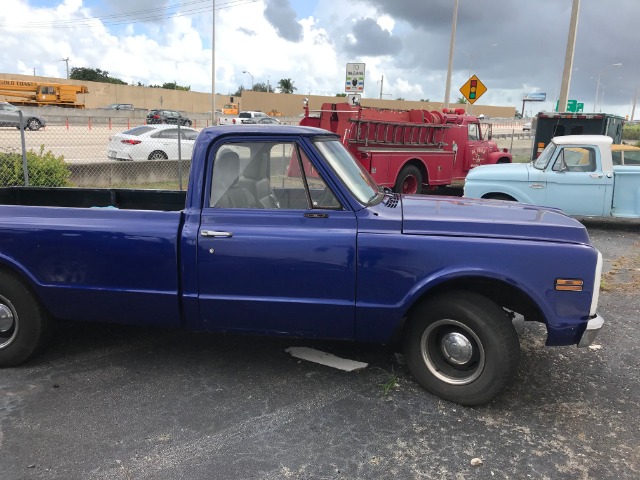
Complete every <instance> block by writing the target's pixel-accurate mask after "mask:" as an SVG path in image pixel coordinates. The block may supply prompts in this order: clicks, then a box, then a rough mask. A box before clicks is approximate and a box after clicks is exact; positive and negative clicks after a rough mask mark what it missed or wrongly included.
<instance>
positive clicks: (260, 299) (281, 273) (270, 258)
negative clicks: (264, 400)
mask: <svg viewBox="0 0 640 480" xmlns="http://www.w3.org/2000/svg"><path fill="white" fill-rule="evenodd" d="M290 163H297V164H298V167H299V168H298V169H297V172H295V171H294V170H295V169H290V168H289V166H290ZM289 172H293V173H291V174H289ZM302 173H304V175H303V174H302ZM208 177H209V180H208V182H207V183H208V184H209V185H208V186H207V187H206V189H205V191H206V192H207V193H206V194H205V206H204V208H203V210H202V216H201V223H200V227H199V232H198V237H197V256H198V260H197V262H198V263H197V268H198V282H199V294H198V296H199V304H200V314H201V319H202V323H203V327H204V328H205V329H207V330H233V331H244V332H275V333H280V334H282V333H285V334H293V335H306V336H308V335H314V336H320V337H325V338H352V337H353V336H354V321H355V320H354V316H355V285H356V283H355V282H356V276H355V272H356V267H355V265H356V264H355V262H356V255H355V253H356V218H355V213H354V212H353V211H350V210H349V209H346V208H343V207H342V206H341V203H340V202H339V201H338V199H337V197H336V196H335V195H334V193H333V191H332V190H331V188H330V187H329V186H328V184H327V183H325V181H324V180H323V179H322V178H321V176H319V175H318V173H317V171H315V170H314V169H313V168H312V164H311V162H310V161H309V157H308V156H307V155H306V154H305V153H304V151H303V150H302V149H301V146H300V145H299V144H297V143H296V142H295V141H291V142H284V143H283V142H265V141H263V140H256V141H245V142H238V143H233V144H226V145H225V146H223V147H221V148H220V149H219V150H218V152H217V154H216V157H215V159H214V162H213V171H212V173H211V174H210V175H208Z"/></svg>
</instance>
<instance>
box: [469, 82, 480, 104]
mask: <svg viewBox="0 0 640 480" xmlns="http://www.w3.org/2000/svg"><path fill="white" fill-rule="evenodd" d="M477 90H478V80H471V81H470V82H469V100H475V99H476V91H477Z"/></svg>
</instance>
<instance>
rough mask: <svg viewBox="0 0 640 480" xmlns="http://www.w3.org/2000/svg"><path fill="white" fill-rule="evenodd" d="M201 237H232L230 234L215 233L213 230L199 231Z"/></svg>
mask: <svg viewBox="0 0 640 480" xmlns="http://www.w3.org/2000/svg"><path fill="white" fill-rule="evenodd" d="M200 236H201V237H215V238H229V237H233V233H231V232H216V231H215V230H200Z"/></svg>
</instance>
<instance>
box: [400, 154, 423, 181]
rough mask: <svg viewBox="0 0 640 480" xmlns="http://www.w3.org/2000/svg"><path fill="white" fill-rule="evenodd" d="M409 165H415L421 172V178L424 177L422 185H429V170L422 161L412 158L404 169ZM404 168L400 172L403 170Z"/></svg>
mask: <svg viewBox="0 0 640 480" xmlns="http://www.w3.org/2000/svg"><path fill="white" fill-rule="evenodd" d="M407 165H413V166H414V167H416V168H417V169H418V170H419V171H420V176H422V183H423V184H425V183H429V182H428V180H429V174H428V173H427V169H426V168H425V166H424V163H422V162H421V161H420V160H418V159H417V158H412V159H411V160H409V161H408V162H406V163H405V164H404V165H402V168H404V167H406V166H407ZM402 168H401V169H400V170H402ZM398 173H400V171H398Z"/></svg>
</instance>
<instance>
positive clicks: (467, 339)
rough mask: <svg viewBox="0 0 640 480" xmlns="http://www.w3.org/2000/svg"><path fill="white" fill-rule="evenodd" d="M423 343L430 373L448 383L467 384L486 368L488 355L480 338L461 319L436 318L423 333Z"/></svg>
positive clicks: (421, 342)
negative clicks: (486, 355) (486, 356)
mask: <svg viewBox="0 0 640 480" xmlns="http://www.w3.org/2000/svg"><path fill="white" fill-rule="evenodd" d="M420 346H421V350H422V358H423V360H424V363H425V365H426V367H427V368H428V369H429V371H430V372H431V374H432V375H433V376H434V377H436V378H438V379H439V380H441V381H442V382H445V383H448V384H449V385H468V384H470V383H472V382H474V381H475V380H477V379H478V377H480V375H482V372H483V371H484V367H485V361H486V359H485V353H484V347H483V345H482V342H481V340H480V338H479V337H478V335H477V334H476V333H475V332H474V331H473V330H472V329H471V328H469V327H468V326H467V325H465V324H464V323H462V322H460V321H458V320H453V319H442V320H438V321H436V322H433V323H432V324H431V325H429V326H428V327H427V328H426V329H425V330H424V332H423V333H422V338H421V341H420Z"/></svg>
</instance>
